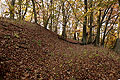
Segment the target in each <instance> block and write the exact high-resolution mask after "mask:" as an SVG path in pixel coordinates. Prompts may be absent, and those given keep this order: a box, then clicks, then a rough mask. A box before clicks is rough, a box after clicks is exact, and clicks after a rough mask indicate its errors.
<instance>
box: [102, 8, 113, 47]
mask: <svg viewBox="0 0 120 80" xmlns="http://www.w3.org/2000/svg"><path fill="white" fill-rule="evenodd" d="M112 12H113V8H111V12H110V15H109V17H108V20H107V22H106V26H105V30H104V35H103V39H102V43H101V45H102V46H103V47H104V42H105V37H106V31H107V27H108V24H109V20H110V18H111V15H112Z"/></svg>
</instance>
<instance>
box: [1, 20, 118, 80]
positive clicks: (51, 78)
mask: <svg viewBox="0 0 120 80" xmlns="http://www.w3.org/2000/svg"><path fill="white" fill-rule="evenodd" d="M0 75H1V77H3V80H118V79H119V78H120V55H118V54H116V53H115V52H113V51H110V50H108V49H104V48H101V47H94V46H92V45H86V46H83V45H80V44H72V43H68V42H66V41H64V40H62V39H59V38H58V35H56V34H55V33H53V32H51V31H49V30H46V29H44V28H43V27H41V26H39V25H36V24H33V23H30V22H24V21H17V20H10V19H4V18H0Z"/></svg>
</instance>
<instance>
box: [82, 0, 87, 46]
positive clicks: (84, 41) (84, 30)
mask: <svg viewBox="0 0 120 80" xmlns="http://www.w3.org/2000/svg"><path fill="white" fill-rule="evenodd" d="M84 4H85V13H87V0H84ZM86 24H87V16H85V17H84V23H83V44H86V43H87V37H86Z"/></svg>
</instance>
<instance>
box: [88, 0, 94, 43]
mask: <svg viewBox="0 0 120 80" xmlns="http://www.w3.org/2000/svg"><path fill="white" fill-rule="evenodd" d="M92 2H93V0H90V4H91V5H90V8H92ZM92 24H93V11H91V13H90V33H89V34H90V36H89V40H88V43H92Z"/></svg>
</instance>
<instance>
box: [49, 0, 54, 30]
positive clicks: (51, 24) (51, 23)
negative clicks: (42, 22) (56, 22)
mask: <svg viewBox="0 0 120 80" xmlns="http://www.w3.org/2000/svg"><path fill="white" fill-rule="evenodd" d="M50 3H51V10H52V9H53V7H52V5H53V0H51V1H50ZM52 12H53V10H52V11H51V15H52V16H51V22H50V30H51V31H52V26H53V15H54V14H53V13H52Z"/></svg>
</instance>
